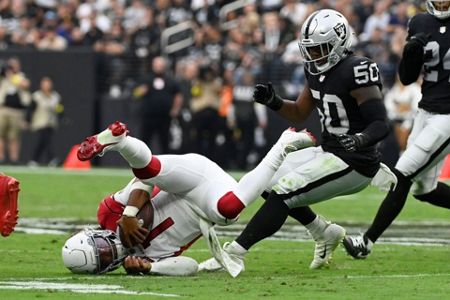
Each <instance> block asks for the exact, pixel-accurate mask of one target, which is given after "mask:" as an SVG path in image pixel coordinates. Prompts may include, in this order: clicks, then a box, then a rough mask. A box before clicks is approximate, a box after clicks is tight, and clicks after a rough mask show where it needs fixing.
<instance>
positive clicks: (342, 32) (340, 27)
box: [333, 23, 347, 39]
mask: <svg viewBox="0 0 450 300" xmlns="http://www.w3.org/2000/svg"><path fill="white" fill-rule="evenodd" d="M333 29H334V31H335V32H336V34H337V36H338V37H339V38H340V39H344V38H345V37H346V36H347V29H346V28H345V25H344V24H343V23H339V24H337V25H336V26H334V27H333Z"/></svg>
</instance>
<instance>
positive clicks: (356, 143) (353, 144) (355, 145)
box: [337, 133, 365, 152]
mask: <svg viewBox="0 0 450 300" xmlns="http://www.w3.org/2000/svg"><path fill="white" fill-rule="evenodd" d="M337 140H338V142H339V144H341V146H342V147H344V149H345V151H347V152H355V151H356V150H358V149H360V148H361V147H363V145H364V140H365V136H364V134H362V133H357V134H354V135H352V134H340V135H338V136H337Z"/></svg>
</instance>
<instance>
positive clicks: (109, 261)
mask: <svg viewBox="0 0 450 300" xmlns="http://www.w3.org/2000/svg"><path fill="white" fill-rule="evenodd" d="M125 256H126V250H125V248H124V247H123V246H122V243H121V242H120V239H119V238H118V237H117V235H116V234H115V233H114V232H113V231H110V230H93V229H84V230H83V231H80V232H78V233H77V234H75V235H74V236H72V237H71V238H69V239H68V240H67V241H66V243H65V244H64V246H63V248H62V259H63V262H64V265H65V266H66V267H67V268H68V269H69V270H70V271H72V272H73V273H89V274H102V273H106V272H110V271H113V270H115V269H117V268H118V267H120V266H121V265H122V261H123V258H124V257H125Z"/></svg>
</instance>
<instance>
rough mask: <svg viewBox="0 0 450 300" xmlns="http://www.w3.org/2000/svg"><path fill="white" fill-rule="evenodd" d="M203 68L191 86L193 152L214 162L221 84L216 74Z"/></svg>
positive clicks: (212, 70)
mask: <svg viewBox="0 0 450 300" xmlns="http://www.w3.org/2000/svg"><path fill="white" fill-rule="evenodd" d="M215 72H216V71H215V70H214V69H213V68H210V67H209V66H203V67H202V68H201V69H200V71H199V77H198V79H197V80H196V81H194V83H193V86H192V89H191V91H192V98H191V112H192V131H193V139H194V143H195V148H196V149H195V152H197V153H199V154H202V155H204V156H206V157H208V158H210V159H212V160H215V158H214V157H213V155H214V154H215V144H216V136H217V133H218V119H219V116H218V109H219V105H220V92H221V89H222V84H221V82H220V81H219V79H218V78H217V73H215Z"/></svg>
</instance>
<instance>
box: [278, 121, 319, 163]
mask: <svg viewBox="0 0 450 300" xmlns="http://www.w3.org/2000/svg"><path fill="white" fill-rule="evenodd" d="M277 143H280V145H281V148H282V151H283V152H282V153H283V157H286V155H288V154H289V153H291V152H294V151H297V150H301V149H305V148H308V147H312V146H315V145H316V143H317V139H316V138H315V137H314V136H313V135H312V133H310V132H308V131H306V130H302V131H299V132H297V131H295V128H288V129H286V130H285V131H284V132H283V133H282V134H281V136H280V139H279V140H278V142H277Z"/></svg>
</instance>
